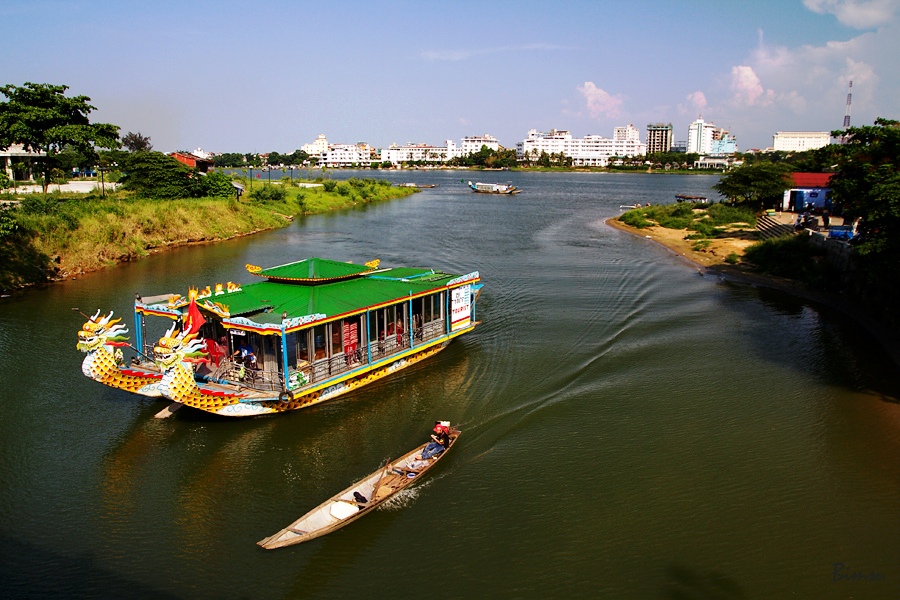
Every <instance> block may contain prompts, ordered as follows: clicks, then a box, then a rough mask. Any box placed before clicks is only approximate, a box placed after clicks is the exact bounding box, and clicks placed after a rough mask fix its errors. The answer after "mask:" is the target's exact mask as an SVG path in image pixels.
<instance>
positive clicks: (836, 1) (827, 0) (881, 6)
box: [803, 0, 898, 29]
mask: <svg viewBox="0 0 900 600" xmlns="http://www.w3.org/2000/svg"><path fill="white" fill-rule="evenodd" d="M803 4H804V5H805V6H806V8H808V9H809V10H811V11H813V12H815V13H818V14H820V15H822V14H826V13H830V14H833V15H834V16H835V17H837V20H838V21H840V22H841V23H843V24H844V25H847V26H849V27H855V28H856V29H866V28H869V27H877V26H878V25H883V24H884V23H887V22H888V21H890V20H891V19H892V18H893V16H894V11H895V10H897V5H898V1H897V0H803Z"/></svg>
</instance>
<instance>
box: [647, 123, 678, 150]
mask: <svg viewBox="0 0 900 600" xmlns="http://www.w3.org/2000/svg"><path fill="white" fill-rule="evenodd" d="M674 139H675V138H674V134H673V132H672V124H671V123H653V124H652V125H647V154H655V153H657V152H669V151H671V150H672V142H673V140H674Z"/></svg>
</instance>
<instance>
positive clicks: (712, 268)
mask: <svg viewBox="0 0 900 600" xmlns="http://www.w3.org/2000/svg"><path fill="white" fill-rule="evenodd" d="M606 224H607V225H609V226H610V227H612V228H614V229H618V230H620V231H624V232H626V233H629V234H631V235H634V236H636V237H641V238H645V239H647V240H649V241H651V242H653V243H656V244H659V245H660V246H662V247H664V248H666V249H667V250H669V251H670V252H672V253H674V254H676V255H678V256H680V257H681V258H683V259H684V260H686V261H687V262H688V263H690V264H692V265H694V266H695V267H697V269H698V271H699V273H700V274H701V275H707V274H709V275H714V276H717V277H720V278H721V279H724V280H726V281H731V282H735V283H742V284H749V285H753V286H759V287H766V288H770V289H775V290H778V291H781V292H784V293H786V294H790V295H792V296H797V297H798V298H803V299H804V300H809V301H810V302H813V303H815V304H820V305H822V306H827V307H828V308H831V309H834V310H837V311H840V312H841V313H843V314H845V315H847V316H848V317H850V318H851V319H853V320H854V321H856V322H857V323H858V324H859V325H860V326H861V327H863V328H864V329H865V330H866V331H867V332H868V333H869V334H871V335H872V336H873V337H874V338H875V339H876V340H877V341H878V342H879V343H880V344H881V345H882V347H883V348H884V350H885V352H886V353H887V354H888V355H889V356H890V357H891V359H892V360H893V361H894V363H895V364H896V365H898V366H900V336H898V334H897V332H895V331H893V330H892V329H891V328H889V327H887V326H885V324H884V323H882V322H879V321H877V320H875V319H873V318H872V317H871V316H870V314H869V312H867V311H865V310H864V309H862V308H860V307H859V306H858V305H856V304H855V303H853V302H851V301H850V300H849V299H847V298H845V297H844V296H843V295H840V294H834V293H827V292H821V291H818V290H812V289H809V288H808V287H807V286H805V285H803V284H802V283H799V282H797V281H793V280H791V279H785V278H782V277H774V276H772V275H765V274H761V273H756V272H754V271H753V270H752V268H751V267H750V266H749V265H746V264H741V263H737V264H729V263H728V262H726V261H725V259H726V257H727V256H729V254H731V253H732V252H734V253H736V254H737V255H738V256H743V254H744V251H745V250H746V248H747V247H749V246H750V245H752V244H754V243H755V242H756V241H757V240H755V239H736V238H728V239H717V240H712V241H711V243H710V245H709V246H708V247H707V248H705V249H703V250H695V249H694V248H693V243H692V242H691V241H690V240H685V239H684V238H685V236H686V235H688V233H689V232H688V231H687V230H686V229H667V228H665V227H659V226H654V227H646V228H644V229H638V228H636V227H630V226H628V225H626V224H624V223H622V222H621V221H619V219H618V217H611V218H609V219H607V220H606Z"/></svg>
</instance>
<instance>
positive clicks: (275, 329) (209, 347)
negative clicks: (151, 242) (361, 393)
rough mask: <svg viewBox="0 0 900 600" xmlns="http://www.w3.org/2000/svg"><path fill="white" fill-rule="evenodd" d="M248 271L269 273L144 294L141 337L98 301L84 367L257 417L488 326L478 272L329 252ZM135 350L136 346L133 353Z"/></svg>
mask: <svg viewBox="0 0 900 600" xmlns="http://www.w3.org/2000/svg"><path fill="white" fill-rule="evenodd" d="M247 270H248V271H249V272H250V273H251V274H252V275H255V276H257V277H259V278H261V279H263V281H259V282H256V283H251V284H246V285H238V284H234V283H231V282H228V284H227V285H222V284H216V285H215V286H214V287H210V286H207V287H206V288H205V289H203V290H198V289H190V290H188V293H187V295H185V296H182V295H180V294H176V293H172V294H163V295H157V296H153V297H141V296H136V299H135V302H134V330H135V341H134V346H131V345H129V344H128V343H127V342H126V340H127V339H128V338H126V337H125V335H124V334H125V333H128V330H127V329H125V327H124V326H123V325H120V324H118V321H119V319H113V318H112V317H113V315H112V313H109V314H108V315H105V316H101V314H100V312H99V311H98V312H97V314H95V315H94V316H93V317H90V318H89V319H88V321H87V322H86V323H85V324H84V326H83V327H82V330H81V331H80V332H79V343H78V348H79V349H80V350H82V351H83V352H85V353H86V355H87V356H85V359H84V362H83V363H82V371H83V372H84V374H85V375H86V376H88V377H90V378H91V379H94V380H96V381H99V382H100V383H103V384H105V385H109V386H111V387H116V388H119V389H124V390H127V391H130V392H133V393H136V394H141V395H145V396H155V397H162V398H166V399H169V400H171V401H173V402H175V403H177V404H176V405H174V408H179V407H180V406H181V405H186V406H190V407H193V408H198V409H200V410H204V411H207V412H211V413H215V414H218V415H224V416H235V417H240V416H253V415H261V414H269V413H277V412H283V411H287V410H294V409H298V408H304V407H307V406H312V405H314V404H318V403H320V402H323V401H325V400H329V399H331V398H334V397H336V396H339V395H341V394H345V393H347V392H349V391H351V390H355V389H357V388H360V387H362V386H364V385H366V384H368V383H371V382H372V381H375V380H377V379H380V378H382V377H385V376H387V375H390V374H391V373H393V372H395V371H397V370H399V369H403V368H405V367H407V366H410V365H412V364H415V363H416V362H419V361H421V360H423V359H425V358H428V357H429V356H432V355H433V354H435V353H437V352H439V351H440V350H442V349H443V348H445V347H446V346H447V345H448V344H449V343H450V341H452V340H453V339H455V338H456V337H458V336H460V335H463V334H465V333H468V332H470V331H472V330H474V329H475V327H476V326H477V325H478V324H479V321H477V320H476V313H475V305H476V301H477V298H478V295H479V293H480V290H481V288H482V284H481V283H480V281H481V278H480V275H479V273H478V272H477V271H473V272H471V273H467V274H463V275H456V274H450V273H444V272H442V271H438V270H435V269H428V268H412V267H395V268H379V261H372V262H370V263H367V264H365V265H356V264H352V263H344V262H338V261H331V260H325V259H321V258H310V259H306V260H301V261H298V262H294V263H289V264H286V265H281V266H277V267H272V268H268V269H263V268H261V267H258V266H253V265H247ZM157 317H161V319H159V318H157ZM160 323H170V324H171V327H169V328H168V329H166V326H165V325H161V324H160ZM154 333H156V335H155V336H154ZM151 340H153V341H151ZM107 346H111V347H113V348H115V349H114V350H112V351H111V350H109V349H108V348H107ZM127 348H131V350H133V351H134V352H135V355H134V356H132V357H131V358H130V361H129V360H127V358H126V356H125V355H124V353H123V352H122V351H123V350H126V351H127Z"/></svg>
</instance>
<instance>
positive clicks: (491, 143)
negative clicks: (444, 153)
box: [447, 133, 500, 156]
mask: <svg viewBox="0 0 900 600" xmlns="http://www.w3.org/2000/svg"><path fill="white" fill-rule="evenodd" d="M447 142H448V143H450V140H447ZM482 146H487V147H488V149H489V150H493V151H494V152H496V151H498V150H499V149H500V142H499V141H497V138H495V137H494V136H492V135H488V134H487V133H486V134H484V135H469V136H466V137H464V138H463V139H462V144H460V146H459V153H458V154H457V155H456V156H468V155H469V154H477V153H478V152H481V147H482Z"/></svg>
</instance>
